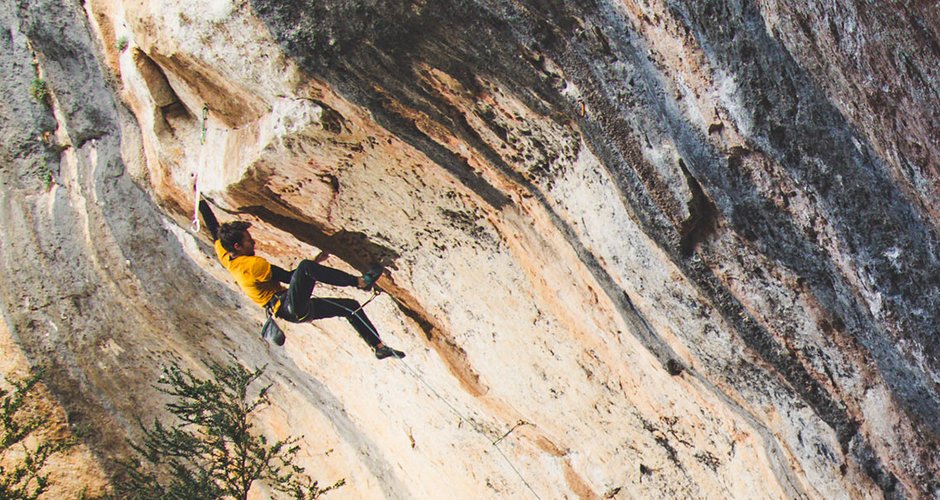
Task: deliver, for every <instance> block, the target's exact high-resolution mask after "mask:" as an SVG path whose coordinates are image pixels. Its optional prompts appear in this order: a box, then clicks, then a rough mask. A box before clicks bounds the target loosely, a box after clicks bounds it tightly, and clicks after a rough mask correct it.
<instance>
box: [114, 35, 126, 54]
mask: <svg viewBox="0 0 940 500" xmlns="http://www.w3.org/2000/svg"><path fill="white" fill-rule="evenodd" d="M114 47H115V48H116V49H118V52H124V49H126V48H127V37H126V36H122V37H120V38H118V39H117V41H116V42H114Z"/></svg>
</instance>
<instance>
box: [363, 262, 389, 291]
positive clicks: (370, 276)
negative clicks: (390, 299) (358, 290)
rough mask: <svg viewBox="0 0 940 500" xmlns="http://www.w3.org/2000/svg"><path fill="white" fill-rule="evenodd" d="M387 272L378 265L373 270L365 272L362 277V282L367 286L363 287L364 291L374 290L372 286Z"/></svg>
mask: <svg viewBox="0 0 940 500" xmlns="http://www.w3.org/2000/svg"><path fill="white" fill-rule="evenodd" d="M383 272H385V268H384V267H382V266H380V265H378V264H376V265H374V266H372V268H371V269H369V270H368V271H366V272H365V274H363V275H362V282H363V283H364V284H365V286H363V287H362V289H363V290H372V285H374V284H375V282H376V281H378V280H379V277H380V276H382V273H383Z"/></svg>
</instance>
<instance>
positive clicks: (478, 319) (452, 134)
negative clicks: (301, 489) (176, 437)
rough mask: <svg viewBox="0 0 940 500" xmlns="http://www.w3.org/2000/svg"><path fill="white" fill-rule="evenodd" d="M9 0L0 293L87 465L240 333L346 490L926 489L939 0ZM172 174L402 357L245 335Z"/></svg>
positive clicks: (935, 353)
mask: <svg viewBox="0 0 940 500" xmlns="http://www.w3.org/2000/svg"><path fill="white" fill-rule="evenodd" d="M2 5H3V8H2V10H0V19H2V20H3V27H4V32H5V33H7V34H8V36H5V37H4V38H3V43H4V50H3V52H2V64H3V65H4V70H5V71H3V72H2V74H3V77H2V80H0V82H2V85H3V95H4V101H3V104H2V108H0V112H2V114H3V125H2V126H0V130H2V134H3V141H2V147H3V149H2V151H0V152H2V170H0V172H2V183H3V189H2V190H0V207H2V208H0V210H2V218H0V224H2V229H3V235H4V238H3V239H2V241H0V247H2V252H3V253H2V259H0V266H2V271H3V274H4V275H5V276H6V277H7V279H6V280H5V285H4V286H3V287H2V288H0V298H2V301H0V306H2V310H3V317H4V320H5V321H6V323H7V324H8V325H9V329H10V331H11V332H12V333H13V338H14V339H15V341H16V343H17V344H18V345H19V347H20V348H21V349H23V351H24V352H25V353H26V356H27V358H28V359H29V360H30V362H31V363H34V364H42V365H47V366H49V367H50V368H51V373H52V374H53V375H54V376H53V377H52V380H51V381H50V384H49V386H50V389H51V391H52V392H53V393H54V394H55V395H56V396H57V397H58V398H59V399H60V401H61V402H62V404H63V406H64V407H65V409H66V411H67V413H68V416H69V420H70V422H71V423H72V424H74V425H83V424H84V425H90V426H91V427H93V429H94V432H92V433H90V435H89V436H88V437H87V441H88V445H89V446H90V447H91V449H92V450H93V451H94V453H95V454H96V457H97V459H98V460H99V461H100V462H101V463H102V464H105V467H108V465H107V464H110V463H111V460H112V459H114V458H116V457H119V456H121V454H122V453H123V452H124V451H125V450H126V449H127V448H126V439H127V437H128V436H130V437H133V436H134V433H135V430H134V424H133V422H134V421H135V419H136V418H137V417H139V416H148V415H152V414H153V413H154V412H155V411H157V410H158V409H159V404H160V401H159V398H157V397H156V395H155V394H154V392H153V390H152V388H151V386H150V383H151V382H152V381H153V380H155V379H156V377H157V375H158V373H159V366H160V364H161V363H165V362H167V361H169V360H171V359H175V360H179V361H181V362H183V363H186V364H191V365H192V366H194V367H197V368H198V367H199V366H201V361H202V360H204V359H207V358H213V359H219V360H224V359H226V358H227V357H228V356H230V355H234V356H235V357H237V358H238V359H239V360H241V361H242V362H243V363H245V364H247V365H250V366H261V365H263V364H267V365H268V374H269V375H270V377H271V381H272V382H274V384H275V392H274V394H275V399H276V405H275V406H274V407H273V408H272V409H271V410H270V411H269V412H268V413H267V414H266V415H265V419H264V421H263V422H262V427H263V428H264V429H265V431H266V432H269V433H271V434H272V435H280V436H282V435H284V434H287V433H293V434H303V435H304V436H305V438H304V441H303V444H304V447H305V450H306V453H308V455H305V456H304V457H303V461H304V463H303V464H304V465H307V466H310V469H311V470H312V471H314V473H315V475H316V476H317V477H318V478H320V479H321V480H323V481H333V480H335V479H337V478H339V477H346V478H347V483H348V484H347V486H345V487H344V488H343V489H342V490H340V491H339V492H337V493H336V495H337V496H339V497H349V498H356V497H381V496H384V497H389V498H439V497H443V496H445V495H452V496H457V497H461V498H476V497H480V496H484V497H526V496H531V495H533V494H535V495H538V496H540V497H542V498H560V497H585V498H592V497H604V496H607V497H618V498H619V497H624V498H626V497H727V496H731V497H753V496H756V495H759V496H766V497H788V498H789V497H797V496H807V497H817V498H822V497H825V498H838V497H862V496H875V497H882V496H884V497H907V498H917V497H926V498H929V497H936V496H938V495H940V484H938V483H937V480H936V478H937V477H938V474H940V447H938V445H940V424H938V421H937V419H936V415H938V414H940V394H938V393H940V391H938V388H940V385H938V384H940V350H938V349H940V347H938V342H937V340H938V339H937V334H938V331H940V278H938V271H937V269H938V258H937V256H938V244H940V243H938V238H937V235H938V231H940V205H938V203H940V202H938V200H940V184H938V179H940V172H938V160H937V158H938V153H940V132H938V131H940V128H938V127H940V116H938V113H940V111H938V110H940V107H938V85H940V80H938V78H940V75H938V72H940V69H938V65H937V60H938V56H940V49H938V47H940V33H938V32H940V26H938V25H937V19H940V12H938V7H937V5H936V4H935V3H930V2H924V3H919V4H911V5H907V6H897V5H893V6H891V7H888V6H886V5H883V4H881V3H869V2H827V3H821V4H819V5H814V6H810V7H808V6H805V5H802V4H800V3H799V2H787V1H755V2H731V1H729V2H660V1H643V2H563V1H523V2H500V1H492V2H491V1H484V0H478V1H475V2H424V1H413V2H406V1H396V2H383V1H376V0H373V1H359V2H340V1H324V2H301V1H296V2H291V1H280V2H278V1H266V0H252V1H249V2H236V3H230V2H226V1H219V0H213V1H210V2H187V1H167V2H160V3H156V2H154V3H152V4H147V3H139V2H122V1H118V0H100V1H99V0H88V1H87V2H85V3H84V5H83V7H80V6H77V5H75V4H74V3H66V2H59V1H56V0H41V1H30V2H14V1H12V0H4V1H3V4H2ZM83 9H84V10H83ZM119 41H126V43H127V47H126V48H124V49H123V50H121V49H120V48H119V47H121V46H123V45H124V44H123V43H119ZM34 60H35V64H33V63H32V61H34ZM37 76H39V77H42V78H44V79H45V80H46V81H47V82H48V84H49V87H50V88H51V91H52V98H51V99H50V102H49V105H48V106H46V105H43V104H41V103H36V102H34V101H31V100H30V97H29V92H28V91H27V89H28V88H29V86H30V82H31V81H32V80H33V79H34V78H36V77H37ZM204 105H207V106H208V109H209V112H208V118H207V125H208V126H207V128H206V131H205V132H204V133H203V131H202V115H203V111H202V110H203V106H204ZM203 135H204V136H205V140H204V144H201V143H202V142H203V141H202V137H203ZM47 172H48V174H49V175H50V176H51V178H52V182H51V185H50V186H48V188H47V186H45V184H46V182H45V181H46V177H47ZM194 179H197V180H198V185H199V188H200V190H201V191H202V192H203V193H205V194H206V195H207V196H209V197H210V198H211V199H212V200H213V201H214V203H215V204H216V205H217V206H218V207H219V209H220V210H219V212H220V215H222V219H223V220H230V219H231V218H234V217H236V216H237V217H240V218H244V219H247V220H250V221H252V222H253V223H254V226H253V235H254V237H255V239H256V240H257V241H258V242H259V253H261V254H264V255H265V256H267V257H269V258H270V259H271V260H272V261H273V262H275V263H279V264H281V265H283V266H285V267H287V266H291V265H292V264H295V263H296V262H297V261H298V260H299V259H300V258H303V257H306V256H310V255H314V254H315V253H316V252H317V251H319V250H326V251H328V252H330V253H331V254H332V255H333V256H334V257H332V259H331V260H330V261H329V263H330V264H332V265H334V266H337V267H341V268H344V269H347V270H350V271H352V270H354V269H358V270H360V271H361V270H363V269H365V268H366V267H367V266H368V264H369V263H371V262H375V261H381V262H383V263H384V264H386V265H387V266H388V267H389V269H390V274H389V276H387V277H386V278H384V279H383V282H382V285H383V288H384V289H385V290H386V291H387V292H388V293H387V294H384V295H382V296H380V298H378V299H376V301H374V302H373V303H371V304H370V305H369V307H368V311H369V314H370V316H371V317H373V320H374V322H375V323H376V324H377V325H379V328H380V331H381V333H382V335H383V337H384V338H386V339H387V341H388V342H389V343H390V344H392V345H395V346H398V347H401V348H403V349H404V350H406V351H407V352H408V354H409V355H408V358H406V360H405V361H404V362H403V363H401V362H394V361H392V362H388V361H386V362H381V363H380V362H376V361H375V360H374V359H373V358H372V357H371V354H370V353H369V352H368V350H367V349H366V347H365V345H364V344H362V343H361V342H360V341H359V340H358V339H357V338H355V334H354V333H353V331H352V330H351V329H350V328H349V326H348V325H347V324H346V323H345V322H343V321H340V320H325V321H320V322H317V323H314V324H308V325H300V326H294V325H291V326H290V327H288V328H287V335H288V342H287V345H286V346H285V348H283V349H279V348H272V347H269V346H268V345H266V344H265V343H264V342H263V341H261V340H260V339H259V338H257V331H258V325H259V324H260V320H261V317H262V314H261V311H259V310H257V309H256V308H255V307H254V306H252V305H251V304H249V303H248V302H247V301H246V300H245V299H243V298H242V297H241V295H240V294H239V292H238V290H237V289H236V288H235V287H234V285H233V283H232V282H231V279H230V278H229V277H228V276H227V275H226V273H225V272H224V270H222V269H221V268H220V267H219V266H218V265H217V263H215V262H214V259H213V258H212V255H211V249H210V246H209V242H208V240H207V238H206V236H205V235H204V234H202V235H198V236H196V235H194V233H193V232H192V231H187V227H188V225H189V222H188V219H189V218H190V217H191V211H192V204H193V201H192V199H193V195H192V190H193V185H194ZM317 293H318V294H321V295H323V294H338V295H343V296H353V297H355V298H358V299H360V300H364V299H366V298H367V297H364V296H363V295H362V294H361V293H359V292H355V291H352V292H350V291H349V290H330V289H329V288H328V287H318V289H317ZM494 442H497V444H496V445H494V444H493V443H494ZM257 494H258V495H259V497H264V496H267V495H268V494H270V492H268V491H266V490H264V488H259V489H258V491H257Z"/></svg>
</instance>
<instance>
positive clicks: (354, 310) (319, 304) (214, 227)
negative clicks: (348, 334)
mask: <svg viewBox="0 0 940 500" xmlns="http://www.w3.org/2000/svg"><path fill="white" fill-rule="evenodd" d="M199 212H200V213H201V214H202V218H203V220H204V221H205V225H206V228H208V229H209V232H210V233H211V234H212V238H213V239H214V240H215V253H216V255H217V256H218V258H219V261H220V262H221V263H222V266H223V267H225V269H227V270H228V271H229V272H230V273H231V274H232V276H233V277H234V278H235V281H236V282H238V286H239V287H241V289H242V291H244V292H245V294H246V295H248V298H250V299H251V300H252V301H254V302H255V303H256V304H258V305H260V306H261V307H263V308H265V309H266V310H268V311H269V314H274V315H276V316H277V317H279V318H282V319H284V320H286V321H289V322H291V323H301V322H304V321H310V320H315V319H322V318H332V317H337V316H343V317H345V318H346V319H347V320H348V321H349V323H350V324H352V326H353V328H355V329H356V332H358V333H359V336H360V337H362V339H363V340H364V341H365V342H366V343H367V344H369V347H371V348H372V350H373V351H375V357H376V358H378V359H385V358H387V357H390V356H394V357H397V358H402V357H404V356H405V353H403V352H401V351H396V350H395V349H392V348H390V347H388V346H386V345H385V344H384V343H382V340H381V339H379V337H378V334H377V333H376V330H375V327H374V326H373V325H372V322H371V321H369V318H368V317H366V314H365V312H364V311H362V308H361V306H360V305H359V302H356V301H355V300H353V299H341V298H319V297H311V294H312V293H313V287H314V285H316V283H317V282H318V281H321V282H323V283H326V284H329V285H335V286H355V287H358V288H360V289H362V290H371V289H372V285H373V284H374V283H375V281H376V280H377V279H378V278H379V276H380V275H381V274H382V269H381V268H376V269H373V270H370V271H369V272H367V273H366V274H365V275H363V276H361V277H358V278H357V277H355V276H353V275H351V274H348V273H345V272H343V271H340V270H339V269H333V268H330V267H326V266H324V265H321V264H320V262H322V261H323V260H324V259H325V258H326V257H327V254H325V253H322V252H321V253H320V255H318V256H317V257H316V258H315V259H314V260H303V261H301V262H300V264H298V265H297V268H296V269H294V270H293V271H285V270H284V269H282V268H280V267H278V266H275V265H273V264H271V263H269V262H268V261H267V260H266V259H264V258H263V257H258V256H256V255H255V241H254V240H253V239H252V238H251V234H249V233H248V228H249V227H250V226H251V223H249V222H244V221H236V222H228V223H225V224H222V225H221V226H220V225H219V222H218V220H216V218H215V214H213V213H212V210H211V209H210V208H209V204H208V203H206V202H205V200H201V199H200V200H199ZM282 283H287V284H288V286H287V288H286V289H285V288H284V286H283V285H282ZM276 343H278V344H281V343H283V338H282V339H281V340H280V342H276Z"/></svg>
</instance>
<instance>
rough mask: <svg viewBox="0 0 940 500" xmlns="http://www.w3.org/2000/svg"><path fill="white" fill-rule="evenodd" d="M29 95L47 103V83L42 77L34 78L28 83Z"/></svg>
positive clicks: (41, 102) (42, 102) (35, 99)
mask: <svg viewBox="0 0 940 500" xmlns="http://www.w3.org/2000/svg"><path fill="white" fill-rule="evenodd" d="M29 96H30V97H32V98H33V100H34V101H36V102H38V103H40V104H46V105H48V104H49V85H48V84H46V81H45V80H43V79H42V78H38V77H37V78H35V79H33V82H32V83H30V84H29Z"/></svg>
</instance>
